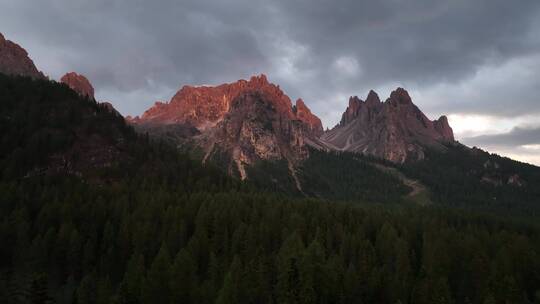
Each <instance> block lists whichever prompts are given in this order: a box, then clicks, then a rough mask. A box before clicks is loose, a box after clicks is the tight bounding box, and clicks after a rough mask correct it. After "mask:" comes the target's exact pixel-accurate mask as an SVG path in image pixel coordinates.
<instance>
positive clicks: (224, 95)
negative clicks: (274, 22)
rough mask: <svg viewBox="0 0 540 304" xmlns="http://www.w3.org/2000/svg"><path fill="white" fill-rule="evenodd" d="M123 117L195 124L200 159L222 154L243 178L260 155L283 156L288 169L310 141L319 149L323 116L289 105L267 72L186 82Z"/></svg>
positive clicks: (144, 122) (152, 123) (156, 124)
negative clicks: (141, 111) (137, 112)
mask: <svg viewBox="0 0 540 304" xmlns="http://www.w3.org/2000/svg"><path fill="white" fill-rule="evenodd" d="M126 120H127V121H128V122H130V123H132V124H134V125H137V126H138V127H139V128H140V127H141V126H142V127H146V128H147V130H149V131H152V130H150V129H153V130H156V129H163V128H162V127H160V126H163V125H171V126H172V125H175V126H186V127H187V128H189V127H190V126H193V127H195V128H197V130H198V131H199V132H200V133H198V134H196V136H194V138H193V140H194V141H195V142H196V144H197V145H198V146H199V147H201V148H202V150H203V151H204V159H205V160H206V159H211V158H220V159H223V155H226V157H225V159H228V161H229V162H230V163H229V165H228V167H229V170H230V171H231V173H233V174H236V175H239V176H240V177H241V178H246V177H247V171H246V166H247V165H251V164H253V163H255V162H256V161H258V160H281V159H285V160H286V161H287V162H288V163H289V165H290V168H292V167H293V164H294V163H296V162H297V161H298V160H301V159H304V158H305V157H307V155H308V148H307V147H308V146H314V147H316V148H322V146H320V145H319V143H318V136H320V135H321V134H322V133H323V127H322V123H321V120H320V119H319V118H318V117H317V116H315V115H314V114H313V113H311V111H310V110H309V108H308V107H307V106H306V105H305V103H304V102H303V101H302V100H298V101H296V104H295V105H294V106H293V104H292V102H291V100H290V98H289V97H288V96H287V95H286V94H285V93H283V91H282V90H281V89H280V88H279V86H277V85H274V84H272V83H270V82H268V80H267V78H266V76H265V75H259V76H254V77H251V78H250V79H249V80H239V81H237V82H234V83H229V84H222V85H218V86H198V87H195V86H184V87H182V88H181V89H180V90H179V91H178V92H177V93H176V95H174V97H173V98H172V99H171V101H170V102H168V103H164V102H156V103H155V104H154V106H152V107H151V108H150V109H148V110H147V111H145V112H144V114H143V115H142V116H141V117H135V118H131V117H128V118H126ZM176 129H178V128H176ZM169 130H172V128H169ZM177 131H178V130H177ZM291 170H292V169H291ZM291 173H293V172H291ZM293 174H294V173H293Z"/></svg>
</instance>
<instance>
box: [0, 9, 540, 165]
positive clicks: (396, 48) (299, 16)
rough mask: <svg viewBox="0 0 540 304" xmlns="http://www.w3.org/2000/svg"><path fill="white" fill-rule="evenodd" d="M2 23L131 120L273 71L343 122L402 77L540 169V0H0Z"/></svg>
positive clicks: (501, 149) (57, 71) (438, 110)
mask: <svg viewBox="0 0 540 304" xmlns="http://www.w3.org/2000/svg"><path fill="white" fill-rule="evenodd" d="M0 32H2V33H4V35H5V36H6V38H7V39H9V40H13V41H15V42H17V43H19V44H21V45H22V46H23V47H24V48H26V50H27V51H28V52H29V54H30V56H31V57H32V59H33V60H34V62H35V63H36V65H37V66H38V68H39V69H40V70H42V71H44V72H45V74H48V75H49V76H50V77H51V78H53V79H59V78H60V77H61V76H62V75H63V74H64V73H65V72H68V71H76V72H79V73H82V74H84V75H86V76H87V77H88V78H89V79H90V81H91V82H92V83H93V85H94V87H95V89H96V97H97V98H98V99H100V100H108V101H110V102H112V103H113V104H114V106H115V107H116V108H117V109H118V110H119V111H120V112H121V113H123V114H124V115H138V114H141V113H142V112H143V111H144V110H145V109H147V108H148V107H149V106H150V105H152V104H153V103H154V101H156V100H169V99H170V98H171V97H172V95H173V94H174V93H175V92H176V91H177V90H178V89H179V88H180V87H181V86H182V85H185V84H194V85H196V84H219V83H223V82H233V81H235V80H237V79H241V78H249V77H250V76H251V75H254V74H260V73H264V74H266V75H267V76H268V78H269V80H270V81H272V82H274V83H276V84H279V85H280V86H281V88H282V89H283V90H284V91H285V93H286V94H288V95H289V96H290V97H291V99H296V98H299V97H302V98H303V99H304V100H305V101H306V103H307V104H308V106H309V107H310V108H311V109H312V111H313V112H315V113H316V114H317V115H319V116H320V117H321V119H322V120H323V124H324V125H325V127H332V126H333V125H335V124H336V123H337V122H338V120H339V118H340V116H341V113H342V112H343V111H344V110H345V107H346V106H347V103H348V97H349V96H351V95H358V96H359V97H360V98H365V96H366V95H367V92H368V91H369V89H375V90H376V91H377V92H378V93H379V95H380V96H381V98H383V99H385V98H386V97H387V96H388V95H389V93H390V91H391V90H392V89H394V88H395V87H397V86H402V87H405V88H406V89H407V90H409V93H410V94H411V96H412V97H413V100H414V102H415V103H416V104H417V105H418V106H419V107H420V108H421V109H422V110H424V112H425V113H426V114H427V115H428V116H429V117H430V118H437V117H438V116H440V115H442V114H446V115H448V116H449V118H450V123H451V125H452V127H453V128H454V131H455V133H456V137H457V139H459V140H460V141H462V142H464V143H466V144H468V145H478V146H480V147H482V148H485V149H487V150H489V151H491V152H497V153H500V154H504V155H508V156H510V157H513V158H516V159H519V160H523V161H528V162H532V163H536V164H540V1H538V0H520V1H508V0H452V1H450V0H446V1H437V0H381V1H360V0H345V1H333V0H284V1H270V0H264V1H262V0H245V1H236V0H230V1H228V0H214V1H207V0H193V1H182V0H176V1H173V0H157V1H142V0H84V1H83V0H39V1H31V0H0Z"/></svg>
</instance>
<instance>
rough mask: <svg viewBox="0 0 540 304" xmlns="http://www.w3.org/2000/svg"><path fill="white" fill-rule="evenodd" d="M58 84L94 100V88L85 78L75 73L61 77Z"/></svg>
mask: <svg viewBox="0 0 540 304" xmlns="http://www.w3.org/2000/svg"><path fill="white" fill-rule="evenodd" d="M60 82H62V83H65V84H66V85H68V86H69V87H70V88H71V89H72V90H73V91H75V92H77V93H79V95H81V96H83V97H88V98H91V99H94V87H93V86H92V84H91V83H90V81H88V79H87V78H86V77H85V76H83V75H80V74H77V73H75V72H69V73H67V74H65V75H64V76H62V78H61V79H60Z"/></svg>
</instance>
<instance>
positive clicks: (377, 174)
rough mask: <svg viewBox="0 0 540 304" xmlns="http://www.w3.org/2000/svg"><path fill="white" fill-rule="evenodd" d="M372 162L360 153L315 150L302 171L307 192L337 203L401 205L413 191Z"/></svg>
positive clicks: (300, 173)
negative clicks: (360, 201) (391, 203)
mask: <svg viewBox="0 0 540 304" xmlns="http://www.w3.org/2000/svg"><path fill="white" fill-rule="evenodd" d="M371 162H372V160H370V159H367V158H365V157H362V156H360V155H358V154H353V153H346V152H343V153H338V152H335V153H334V152H321V151H317V150H311V151H310V157H309V158H308V159H307V160H306V161H304V163H303V164H302V167H301V170H300V172H299V176H300V179H301V181H302V185H303V191H304V193H306V194H307V195H309V196H314V197H320V198H327V199H333V200H349V201H352V200H362V201H370V202H394V203H396V202H400V201H401V198H402V197H403V195H405V194H407V193H408V192H409V189H408V188H407V187H406V186H404V185H403V183H401V181H400V180H399V179H398V178H396V177H394V176H391V175H389V174H387V173H384V172H382V171H381V170H379V169H377V168H375V167H374V166H373V164H372V163H371Z"/></svg>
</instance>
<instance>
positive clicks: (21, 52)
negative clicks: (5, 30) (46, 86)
mask: <svg viewBox="0 0 540 304" xmlns="http://www.w3.org/2000/svg"><path fill="white" fill-rule="evenodd" d="M0 73H2V74H6V75H12V76H27V77H31V78H34V79H46V77H45V76H44V75H43V73H41V72H40V71H39V70H38V69H37V68H36V66H35V65H34V62H33V61H32V59H30V57H28V53H27V52H26V50H25V49H23V48H22V47H20V46H19V45H18V44H16V43H14V42H12V41H9V40H6V39H5V38H4V35H2V34H1V33H0Z"/></svg>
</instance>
